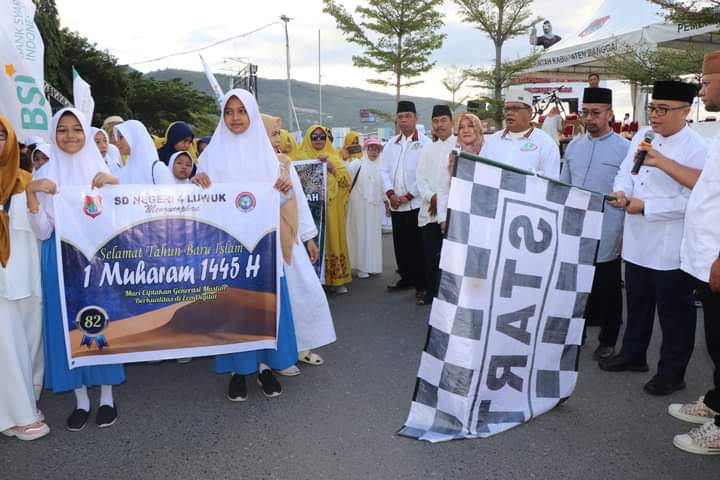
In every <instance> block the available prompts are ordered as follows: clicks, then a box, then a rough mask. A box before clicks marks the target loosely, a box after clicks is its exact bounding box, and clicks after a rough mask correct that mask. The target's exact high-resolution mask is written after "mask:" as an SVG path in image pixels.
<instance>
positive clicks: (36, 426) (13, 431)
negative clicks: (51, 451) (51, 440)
mask: <svg viewBox="0 0 720 480" xmlns="http://www.w3.org/2000/svg"><path fill="white" fill-rule="evenodd" d="M2 433H3V435H5V436H7V437H16V438H17V439H18V440H23V441H32V440H37V439H38V438H42V437H44V436H45V435H47V434H48V433H50V427H48V426H47V424H46V423H44V422H35V423H31V424H30V425H25V426H24V427H13V428H9V429H7V430H5V431H3V432H2Z"/></svg>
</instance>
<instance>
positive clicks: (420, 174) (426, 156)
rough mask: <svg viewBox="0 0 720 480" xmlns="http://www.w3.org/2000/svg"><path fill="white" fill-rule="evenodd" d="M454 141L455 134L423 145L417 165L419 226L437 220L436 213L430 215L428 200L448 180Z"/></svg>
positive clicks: (455, 139)
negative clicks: (419, 200)
mask: <svg viewBox="0 0 720 480" xmlns="http://www.w3.org/2000/svg"><path fill="white" fill-rule="evenodd" d="M456 143H457V138H456V137H455V135H450V136H449V137H448V138H446V139H445V140H437V141H435V142H433V143H428V144H425V146H423V149H422V154H421V155H420V162H419V163H418V167H417V187H418V192H419V193H420V198H421V200H422V206H421V207H420V213H419V214H418V226H419V227H424V226H425V225H427V224H428V223H436V222H437V221H438V216H437V215H430V201H431V200H432V197H433V195H437V194H438V193H440V191H441V189H442V184H443V183H449V182H450V173H449V171H448V163H449V160H450V152H452V150H453V148H455V144H456ZM438 197H439V195H438ZM438 197H436V203H435V206H436V207H438V205H439V204H438V203H437V199H438Z"/></svg>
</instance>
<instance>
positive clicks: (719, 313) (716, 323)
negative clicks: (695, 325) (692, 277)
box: [695, 282, 720, 425]
mask: <svg viewBox="0 0 720 480" xmlns="http://www.w3.org/2000/svg"><path fill="white" fill-rule="evenodd" d="M695 287H696V289H697V292H698V295H699V296H700V301H701V302H702V304H703V316H704V318H705V342H706V344H707V350H708V353H709V354H710V358H711V359H712V361H713V364H714V366H715V370H714V372H713V381H714V387H713V389H712V390H710V391H709V392H707V393H706V394H705V400H704V401H705V405H707V406H708V407H710V408H712V409H713V410H715V411H716V412H720V294H718V293H713V292H712V290H710V286H709V285H708V284H707V283H704V282H698V283H697V284H696V285H695ZM718 420H719V418H718V417H716V418H715V424H716V425H717V424H718Z"/></svg>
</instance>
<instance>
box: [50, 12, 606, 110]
mask: <svg viewBox="0 0 720 480" xmlns="http://www.w3.org/2000/svg"><path fill="white" fill-rule="evenodd" d="M56 2H57V6H58V10H59V12H60V18H61V23H62V25H63V26H64V27H68V28H70V29H71V30H76V31H78V32H79V33H80V34H81V35H83V36H85V37H87V38H88V39H90V40H91V41H92V42H95V43H97V44H98V46H99V47H100V48H103V49H107V50H108V51H109V52H110V53H111V54H113V55H115V56H116V57H117V58H118V59H119V62H120V63H123V64H125V63H129V64H131V65H133V66H134V67H135V68H137V69H139V70H141V71H144V72H148V71H151V70H157V69H163V68H183V69H189V70H201V69H202V68H201V65H200V63H199V60H198V57H197V54H190V55H184V56H177V57H173V58H170V59H167V60H162V61H157V62H152V63H140V62H143V61H144V60H148V59H152V58H156V57H160V56H163V55H167V54H172V53H176V52H181V51H184V50H188V49H194V48H199V47H203V46H205V45H208V44H211V43H213V42H216V41H219V40H222V39H225V38H228V37H232V36H234V35H239V34H242V33H245V32H249V31H251V30H254V29H256V28H259V27H262V26H263V25H266V24H269V23H272V22H275V21H277V22H278V24H275V25H271V26H270V27H268V28H266V29H264V30H262V31H261V32H258V33H255V34H253V35H251V36H248V37H246V38H243V39H240V40H234V41H231V42H228V43H225V44H223V45H221V46H217V47H214V48H211V49H208V50H205V51H204V52H203V56H204V57H205V59H206V60H207V62H208V63H209V64H210V66H211V68H212V69H213V70H214V71H215V72H216V73H229V71H231V70H232V69H236V68H237V66H238V64H237V63H236V62H234V61H232V60H230V59H229V58H230V57H237V58H241V59H243V60H245V61H250V62H253V63H255V64H257V65H259V72H258V74H259V75H260V76H262V77H267V78H285V75H286V73H285V51H284V43H285V39H284V33H283V27H282V24H281V23H280V22H279V17H280V15H287V16H289V17H291V18H292V19H293V20H292V21H291V22H290V25H289V32H290V48H291V63H292V75H293V78H295V79H298V80H304V81H308V82H317V80H318V46H317V37H318V30H320V32H321V37H322V75H323V83H324V84H332V85H341V86H352V87H360V88H366V89H373V90H380V91H385V92H387V93H393V92H392V90H389V89H386V90H383V89H382V88H380V87H376V86H373V85H371V84H368V83H367V82H366V80H367V79H368V78H372V77H373V76H374V73H373V72H371V71H364V70H360V69H357V68H355V67H353V66H352V55H353V54H357V53H360V51H359V50H358V48H357V47H355V46H354V45H351V44H349V43H348V42H346V41H345V39H344V38H343V36H342V34H341V33H340V32H339V31H338V30H337V29H336V27H335V22H334V20H333V19H332V17H330V16H329V15H326V14H324V13H323V12H322V2H321V0H302V1H296V0H293V1H291V0H276V1H273V2H269V3H267V4H266V3H265V2H257V1H252V2H251V1H230V0H203V1H201V2H198V1H197V0H174V1H171V0H162V1H161V0H153V1H150V0H124V1H122V2H117V1H110V0H56ZM342 3H343V4H344V5H345V7H346V8H347V9H348V10H352V9H354V7H355V6H356V5H357V4H358V3H359V2H358V1H354V0H353V1H343V2H342ZM560 3H565V4H567V5H568V6H569V5H572V8H558V5H559V4H560ZM601 3H602V0H584V1H583V2H576V1H572V2H571V1H566V2H558V1H557V0H536V1H535V2H534V4H533V11H534V13H535V14H536V15H538V16H541V17H545V18H549V19H550V20H551V21H552V23H553V26H554V28H555V32H556V33H558V34H559V35H561V36H566V35H569V34H572V33H574V32H575V31H576V30H577V29H578V28H579V27H580V26H581V25H583V24H584V23H585V22H586V21H587V20H588V19H589V17H590V15H592V13H593V12H594V11H595V10H596V9H597V8H598V7H599V6H600V4H601ZM444 13H445V27H444V29H443V30H444V32H445V33H447V35H448V37H447V39H446V41H445V43H444V44H443V46H442V48H441V49H440V50H438V51H436V52H435V54H434V55H433V60H435V61H436V62H437V65H436V67H435V68H434V69H433V71H432V72H430V73H429V74H428V75H425V76H424V77H423V78H424V80H425V82H424V83H423V84H421V85H419V86H417V87H413V88H411V89H406V90H405V92H406V93H408V94H412V95H420V96H434V97H447V96H448V95H447V94H446V90H445V89H444V88H443V87H442V85H441V83H440V81H441V79H442V78H443V77H444V76H445V74H446V71H447V70H446V69H447V68H450V67H451V66H452V65H457V66H461V67H467V66H471V65H475V66H478V65H487V64H489V62H490V61H491V59H493V58H494V49H493V46H492V43H491V42H490V40H489V39H488V38H487V37H486V36H485V35H484V34H483V33H482V32H480V31H478V30H476V29H474V28H473V27H472V26H471V25H468V24H464V23H462V22H461V21H460V19H459V17H458V15H457V7H456V6H455V5H454V3H453V2H451V1H446V2H445V5H444ZM529 52H530V47H529V44H528V39H527V37H522V38H517V39H514V40H512V41H511V42H510V43H509V44H508V45H507V47H506V49H505V54H506V55H507V56H508V57H517V56H521V55H526V54H528V53H529Z"/></svg>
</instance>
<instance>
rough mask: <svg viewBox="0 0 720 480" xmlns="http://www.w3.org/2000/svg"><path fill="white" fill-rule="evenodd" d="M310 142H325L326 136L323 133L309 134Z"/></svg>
mask: <svg viewBox="0 0 720 480" xmlns="http://www.w3.org/2000/svg"><path fill="white" fill-rule="evenodd" d="M310 140H312V141H313V142H319V141H320V140H327V135H325V134H324V133H312V134H310Z"/></svg>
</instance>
